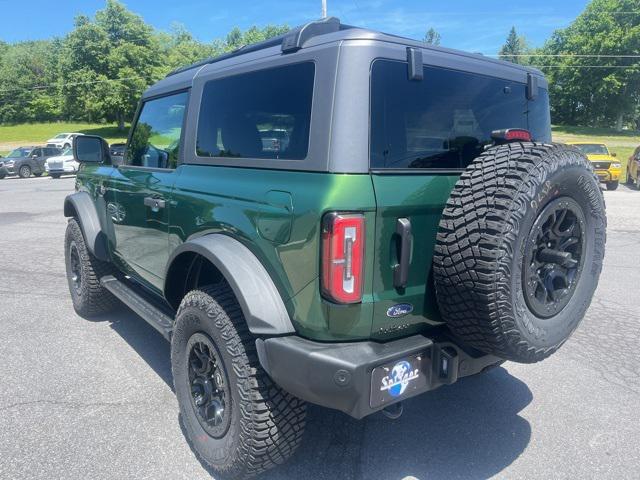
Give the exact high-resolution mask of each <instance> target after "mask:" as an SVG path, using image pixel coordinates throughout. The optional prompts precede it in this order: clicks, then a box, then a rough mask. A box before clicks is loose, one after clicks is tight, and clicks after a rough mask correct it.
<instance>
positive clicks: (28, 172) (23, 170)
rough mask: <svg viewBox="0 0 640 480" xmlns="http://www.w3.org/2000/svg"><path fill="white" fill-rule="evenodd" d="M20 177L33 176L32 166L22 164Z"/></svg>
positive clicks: (19, 171) (19, 172)
mask: <svg viewBox="0 0 640 480" xmlns="http://www.w3.org/2000/svg"><path fill="white" fill-rule="evenodd" d="M18 175H19V176H20V178H29V177H30V176H31V167H30V166H29V165H22V166H21V167H20V169H19V170H18Z"/></svg>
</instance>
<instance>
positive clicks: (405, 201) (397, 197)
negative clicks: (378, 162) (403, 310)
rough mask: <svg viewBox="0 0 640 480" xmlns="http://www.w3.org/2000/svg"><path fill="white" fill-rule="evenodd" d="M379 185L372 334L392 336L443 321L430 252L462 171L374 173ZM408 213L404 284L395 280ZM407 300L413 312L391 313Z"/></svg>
mask: <svg viewBox="0 0 640 480" xmlns="http://www.w3.org/2000/svg"><path fill="white" fill-rule="evenodd" d="M372 180H373V185H374V188H375V194H376V201H377V213H376V240H375V241H376V252H375V260H374V266H373V291H374V292H375V293H374V301H375V307H374V316H373V328H372V332H371V333H372V337H378V338H390V337H395V336H398V335H406V334H409V333H414V332H415V331H418V330H420V329H422V328H424V327H425V326H429V325H436V324H438V323H440V321H441V319H440V315H439V312H438V308H437V303H436V298H435V292H434V287H433V279H432V272H431V268H432V256H433V248H434V245H435V241H436V233H437V230H438V223H439V221H440V217H441V215H442V210H443V208H444V205H445V203H446V201H447V198H449V194H450V193H451V189H452V188H453V186H454V184H455V182H456V181H457V180H458V175H434V174H427V175H424V174H420V173H419V172H412V173H411V174H405V175H402V174H384V175H372ZM398 218H408V219H409V221H410V222H411V229H412V234H413V248H412V253H411V262H410V267H409V276H408V282H407V285H406V288H404V289H397V288H395V287H394V285H393V268H394V266H395V265H397V264H398V253H397V252H398V242H399V237H398V235H396V234H395V232H396V221H397V219H398ZM399 303H408V304H411V305H412V306H413V312H412V313H410V314H409V315H405V316H403V317H400V318H390V317H389V316H387V310H388V309H389V307H391V306H393V305H396V304H399Z"/></svg>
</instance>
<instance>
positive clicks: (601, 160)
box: [570, 142, 622, 190]
mask: <svg viewBox="0 0 640 480" xmlns="http://www.w3.org/2000/svg"><path fill="white" fill-rule="evenodd" d="M570 145H574V146H576V147H578V148H579V149H580V150H581V151H582V153H584V154H585V155H586V156H587V158H588V159H589V161H590V162H591V165H593V169H594V170H595V171H596V174H597V175H598V179H600V181H601V182H602V183H604V184H605V185H606V186H607V190H615V189H616V188H618V184H619V183H620V175H621V174H622V164H621V163H620V162H619V161H618V160H616V158H615V157H616V154H615V153H611V152H610V151H609V148H608V147H607V146H606V145H605V144H604V143H583V142H571V143H570Z"/></svg>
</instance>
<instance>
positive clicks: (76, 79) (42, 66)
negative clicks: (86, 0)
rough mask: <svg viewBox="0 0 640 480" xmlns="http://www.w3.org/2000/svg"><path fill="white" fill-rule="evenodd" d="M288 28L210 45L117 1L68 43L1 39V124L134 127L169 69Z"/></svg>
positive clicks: (78, 23)
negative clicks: (148, 92) (160, 27)
mask: <svg viewBox="0 0 640 480" xmlns="http://www.w3.org/2000/svg"><path fill="white" fill-rule="evenodd" d="M287 30H289V27H288V26H286V25H268V26H266V27H264V28H258V27H252V28H249V29H248V30H245V31H241V30H240V29H238V28H237V27H236V28H234V29H232V30H231V31H230V32H229V34H228V35H227V36H226V38H224V39H218V40H215V41H213V42H211V43H204V42H200V41H198V40H196V39H195V38H194V37H193V36H192V35H191V34H190V33H189V32H188V31H187V30H186V29H185V27H184V26H182V25H179V24H175V25H173V26H172V28H171V31H170V32H162V31H157V30H155V29H153V28H152V27H151V26H149V25H148V24H146V23H145V22H144V20H143V19H142V18H141V17H140V16H139V15H136V14H134V13H132V12H130V11H129V10H127V9H126V8H125V6H124V5H123V4H122V3H120V2H118V1H117V0H107V2H106V6H105V8H104V9H102V10H100V11H98V12H97V13H96V15H95V17H94V18H89V17H87V16H85V15H79V16H77V17H76V18H75V22H74V28H73V30H72V31H71V32H70V33H69V34H68V35H66V36H65V37H64V38H54V39H52V40H39V41H29V42H20V43H15V44H7V43H4V42H1V41H0V123H23V122H40V121H54V120H67V121H87V122H109V123H114V122H115V123H117V124H118V125H119V127H120V128H124V124H125V122H126V121H130V120H131V119H132V117H133V114H134V112H135V108H136V105H137V102H138V99H139V98H140V94H141V93H142V91H143V90H145V89H146V88H147V87H149V86H150V85H152V84H153V83H155V82H156V81H158V80H160V79H161V78H163V77H164V76H165V75H166V74H167V73H169V72H170V71H172V70H174V69H176V68H178V67H181V66H185V65H188V64H190V63H194V62H197V61H199V60H202V59H205V58H208V57H212V56H216V55H220V54H223V53H225V52H229V51H232V50H235V49H237V48H239V47H241V46H243V45H247V44H250V43H254V42H258V41H261V40H265V39H267V38H270V37H273V36H275V35H280V34H282V33H284V32H286V31H287Z"/></svg>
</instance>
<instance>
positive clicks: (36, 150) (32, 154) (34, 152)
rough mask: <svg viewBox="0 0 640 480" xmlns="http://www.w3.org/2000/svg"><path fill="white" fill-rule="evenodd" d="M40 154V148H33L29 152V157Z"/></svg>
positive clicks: (39, 155)
mask: <svg viewBox="0 0 640 480" xmlns="http://www.w3.org/2000/svg"><path fill="white" fill-rule="evenodd" d="M41 156H42V149H41V148H34V149H33V151H32V152H31V157H41Z"/></svg>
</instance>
